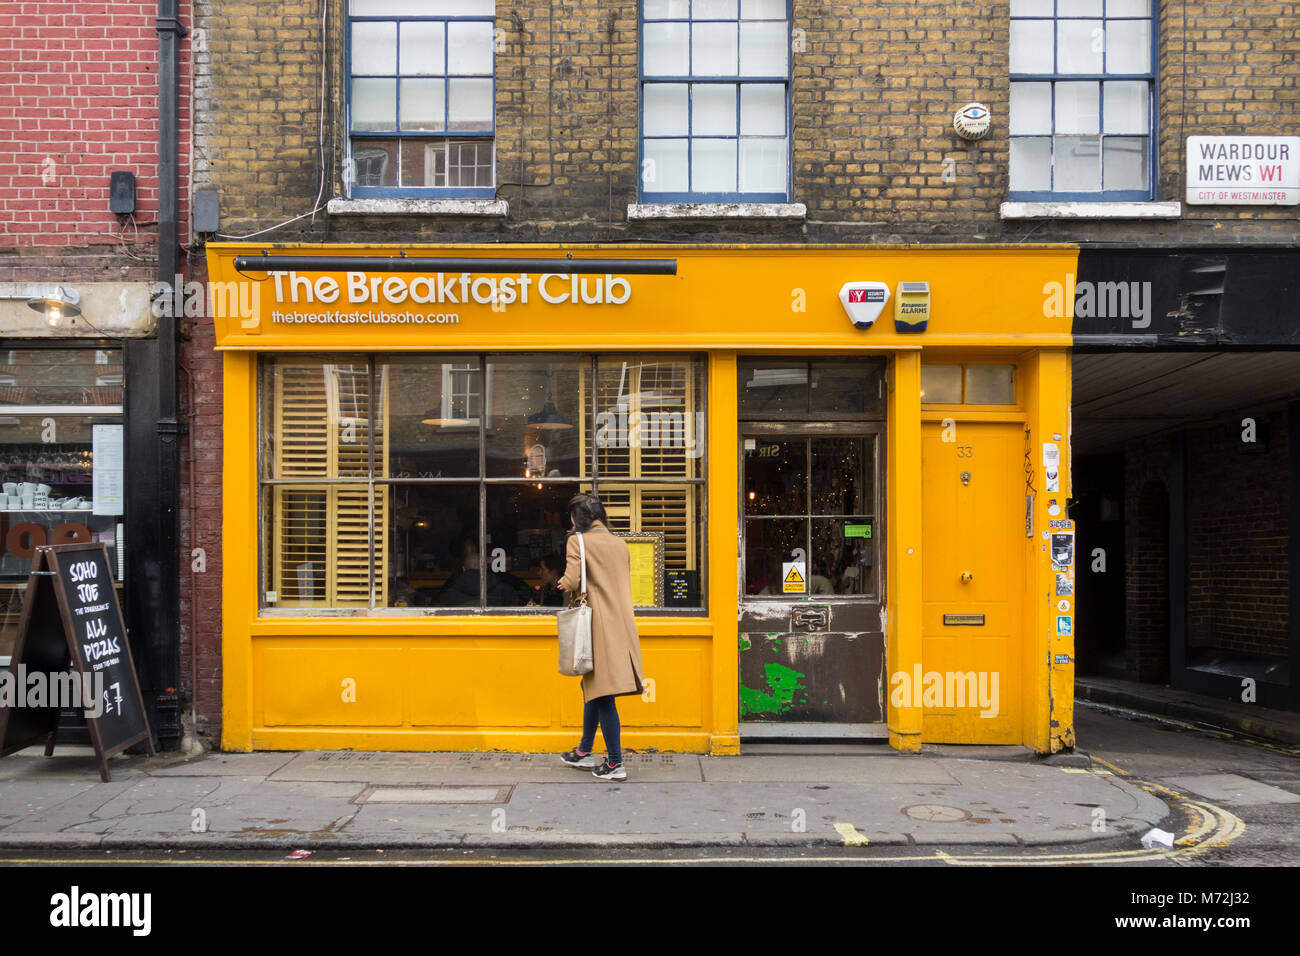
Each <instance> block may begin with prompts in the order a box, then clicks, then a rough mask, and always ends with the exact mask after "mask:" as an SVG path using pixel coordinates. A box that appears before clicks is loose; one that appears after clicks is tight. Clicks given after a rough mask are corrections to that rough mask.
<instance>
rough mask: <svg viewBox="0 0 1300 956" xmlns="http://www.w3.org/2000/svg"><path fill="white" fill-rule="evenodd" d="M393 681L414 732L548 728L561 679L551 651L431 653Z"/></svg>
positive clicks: (413, 653)
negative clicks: (429, 728) (404, 701)
mask: <svg viewBox="0 0 1300 956" xmlns="http://www.w3.org/2000/svg"><path fill="white" fill-rule="evenodd" d="M406 660H407V668H406V671H405V673H403V674H401V675H393V676H394V685H395V686H396V685H397V684H399V683H400V685H401V686H402V687H403V689H404V692H405V694H406V695H407V699H408V700H409V701H410V723H411V725H412V726H414V727H427V726H434V727H549V726H550V725H551V723H552V718H551V711H552V701H553V700H554V699H555V696H556V692H557V690H558V689H559V688H558V686H557V685H558V684H559V683H560V682H561V681H562V680H563V678H562V677H561V676H560V675H559V674H558V673H557V672H556V670H555V652H554V650H553V649H551V648H543V647H536V648H531V647H530V648H521V647H495V648H494V647H463V646H462V647H430V648H412V649H411V650H410V651H408V657H407V659H406Z"/></svg>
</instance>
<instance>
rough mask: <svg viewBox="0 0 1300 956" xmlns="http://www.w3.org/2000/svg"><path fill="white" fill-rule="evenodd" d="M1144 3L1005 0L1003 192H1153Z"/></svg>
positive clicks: (1034, 196) (1149, 25) (1150, 51)
mask: <svg viewBox="0 0 1300 956" xmlns="http://www.w3.org/2000/svg"><path fill="white" fill-rule="evenodd" d="M1154 51H1155V25H1154V20H1153V18H1152V15H1151V0H1012V2H1011V47H1010V55H1011V102H1010V117H1009V126H1010V133H1011V157H1010V158H1011V166H1010V180H1011V183H1010V196H1011V198H1012V199H1016V200H1028V201H1033V200H1040V201H1041V200H1095V201H1116V200H1121V201H1122V200H1137V201H1143V200H1148V199H1151V198H1152V196H1153V191H1152V190H1153V179H1154V175H1153V167H1154V143H1155V111H1154V110H1153V108H1152V102H1153V99H1154V90H1155V73H1154V58H1155V54H1154Z"/></svg>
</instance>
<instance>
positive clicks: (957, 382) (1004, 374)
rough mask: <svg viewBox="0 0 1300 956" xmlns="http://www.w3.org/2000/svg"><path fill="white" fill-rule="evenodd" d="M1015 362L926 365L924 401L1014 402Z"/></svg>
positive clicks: (986, 403)
mask: <svg viewBox="0 0 1300 956" xmlns="http://www.w3.org/2000/svg"><path fill="white" fill-rule="evenodd" d="M1015 402H1016V367H1015V366H1014V365H922V366H921V404H922V405H1014V404H1015Z"/></svg>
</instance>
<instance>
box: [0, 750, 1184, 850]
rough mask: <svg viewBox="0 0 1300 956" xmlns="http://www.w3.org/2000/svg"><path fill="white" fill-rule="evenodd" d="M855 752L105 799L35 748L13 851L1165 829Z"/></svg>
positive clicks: (233, 787) (1081, 837)
mask: <svg viewBox="0 0 1300 956" xmlns="http://www.w3.org/2000/svg"><path fill="white" fill-rule="evenodd" d="M844 750H845V748H843V747H839V748H837V747H830V746H828V747H820V748H819V747H802V748H799V749H798V751H797V752H795V753H791V748H789V747H772V748H770V749H767V750H766V752H762V753H756V754H747V755H745V756H740V757H708V756H699V755H695V754H628V755H626V756H625V761H626V766H627V768H628V779H627V781H625V782H623V783H610V782H606V781H602V780H597V779H596V778H594V777H592V775H591V773H590V772H589V771H585V770H577V769H574V768H571V767H566V766H564V765H563V764H561V763H560V762H559V759H558V757H557V756H556V755H554V754H498V753H362V752H351V751H327V752H316V751H308V752H301V753H286V752H259V753H251V754H238V753H216V752H214V753H207V754H203V755H201V756H198V757H192V758H184V757H181V756H179V755H163V756H160V757H155V758H152V759H150V758H145V757H121V756H119V757H116V758H114V759H113V760H112V761H111V762H110V767H111V770H112V775H113V780H112V782H111V783H102V782H100V780H99V775H98V773H97V771H96V769H95V763H94V758H93V755H92V752H91V751H90V749H89V748H84V747H82V748H74V747H63V746H60V748H59V749H58V750H57V751H56V753H55V755H54V756H53V757H49V758H47V757H45V756H43V754H42V752H41V750H40V748H32V749H29V750H26V751H23V752H22V753H19V754H14V755H12V756H10V757H6V758H4V759H2V760H0V850H12V849H17V848H51V847H63V848H83V849H84V848H98V849H106V848H118V847H134V848H150V847H180V848H200V847H201V848H224V849H235V848H257V847H261V848H277V849H299V848H302V849H312V850H321V849H329V848H348V849H361V848H399V847H403V848H405V847H422V848H433V847H481V846H490V847H529V848H538V847H590V846H655V847H662V846H741V845H744V846H792V845H814V846H816V845H837V846H838V845H845V844H846V843H847V844H849V845H854V844H855V843H856V842H857V841H859V840H863V839H865V840H866V841H868V843H869V844H871V845H878V844H886V845H888V844H894V845H950V844H969V845H979V844H984V845H1049V844H1070V843H1083V842H1086V841H1092V840H1097V839H1105V838H1114V837H1116V836H1119V835H1131V836H1132V837H1133V838H1134V839H1135V840H1136V837H1137V836H1140V835H1141V834H1142V833H1145V832H1146V831H1147V830H1148V829H1149V828H1150V827H1152V826H1154V825H1157V824H1159V823H1161V822H1162V821H1163V820H1165V819H1166V817H1167V815H1168V814H1169V812H1170V811H1169V808H1168V807H1167V806H1166V805H1165V804H1164V803H1163V802H1162V801H1160V800H1158V799H1157V798H1156V797H1154V796H1152V795H1151V794H1149V793H1147V792H1146V791H1144V790H1142V789H1140V788H1138V787H1136V786H1134V785H1133V784H1131V783H1128V782H1126V781H1124V780H1123V779H1121V778H1119V777H1116V776H1112V775H1110V774H1109V773H1105V772H1100V768H1093V769H1092V770H1089V769H1087V758H1086V757H1083V756H1082V755H1077V756H1074V757H1072V758H1066V759H1064V760H1049V761H1041V760H1039V759H1037V758H1034V757H1033V756H1032V755H1030V754H1029V753H1028V752H1027V751H1024V750H1022V749H1020V748H979V747H973V748H935V750H936V752H934V753H926V754H923V755H920V756H905V755H902V754H898V753H895V752H894V751H892V750H889V749H888V748H886V747H864V748H859V749H858V750H857V751H855V752H850V753H845V752H844ZM774 751H775V752H774ZM958 754H960V755H958ZM974 758H984V759H974ZM1063 763H1064V764H1074V766H1063V765H1062V764H1063ZM447 801H454V802H447ZM473 801H477V802H473ZM1097 807H1100V808H1101V809H1102V810H1103V811H1104V813H1105V821H1106V828H1105V831H1104V832H1094V828H1093V823H1094V819H1096V817H1097V814H1096V813H1095V809H1096V808H1097ZM196 829H197V830H198V831H199V832H196Z"/></svg>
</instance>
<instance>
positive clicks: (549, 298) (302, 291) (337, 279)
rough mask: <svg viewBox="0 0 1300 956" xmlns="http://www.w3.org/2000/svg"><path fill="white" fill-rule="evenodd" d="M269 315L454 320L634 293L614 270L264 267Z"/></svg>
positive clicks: (314, 320)
mask: <svg viewBox="0 0 1300 956" xmlns="http://www.w3.org/2000/svg"><path fill="white" fill-rule="evenodd" d="M267 278H268V280H269V281H268V283H267V284H268V286H269V288H268V291H269V292H270V297H271V308H270V318H271V321H272V322H275V323H283V324H289V325H294V324H303V323H306V324H311V325H321V324H323V325H331V324H338V323H343V324H355V323H373V324H380V325H387V324H399V325H401V324H407V323H413V324H437V325H456V324H459V322H460V320H461V315H460V309H462V308H464V307H470V308H473V307H476V306H487V307H489V308H491V309H493V310H496V311H504V310H505V309H507V308H509V307H511V306H515V305H528V304H529V303H530V302H543V303H546V304H547V305H569V306H575V305H576V306H617V305H623V304H624V303H626V302H627V301H628V300H629V299H631V298H632V284H631V282H629V281H628V280H627V279H626V278H625V277H624V276H619V275H610V274H605V275H560V274H558V273H548V274H544V275H532V274H529V273H526V272H521V273H519V274H518V275H513V276H497V275H475V274H474V273H472V272H452V273H449V272H435V273H430V274H424V275H376V274H374V273H370V272H343V273H339V274H322V273H301V272H295V271H291V270H286V271H280V272H268V273H267Z"/></svg>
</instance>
